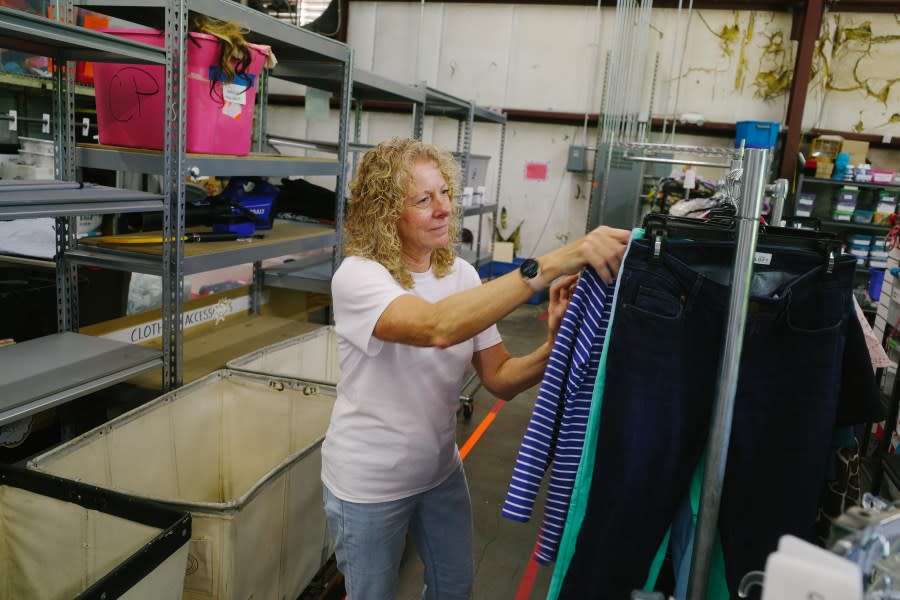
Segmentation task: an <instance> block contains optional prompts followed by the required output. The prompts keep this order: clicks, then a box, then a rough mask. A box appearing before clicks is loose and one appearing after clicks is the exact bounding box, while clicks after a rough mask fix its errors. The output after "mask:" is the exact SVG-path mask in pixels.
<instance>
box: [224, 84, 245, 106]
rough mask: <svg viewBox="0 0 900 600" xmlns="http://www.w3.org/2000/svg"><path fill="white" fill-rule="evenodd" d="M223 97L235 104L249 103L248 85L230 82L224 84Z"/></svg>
mask: <svg viewBox="0 0 900 600" xmlns="http://www.w3.org/2000/svg"><path fill="white" fill-rule="evenodd" d="M222 97H223V98H225V101H226V102H231V103H233V104H247V86H246V85H241V84H237V83H229V84H228V85H223V86H222Z"/></svg>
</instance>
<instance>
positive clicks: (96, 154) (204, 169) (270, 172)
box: [75, 144, 341, 177]
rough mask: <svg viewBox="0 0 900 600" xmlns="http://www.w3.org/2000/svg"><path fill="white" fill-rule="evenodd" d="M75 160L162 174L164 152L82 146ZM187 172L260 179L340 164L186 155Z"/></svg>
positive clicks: (332, 170) (326, 171) (324, 170)
mask: <svg viewBox="0 0 900 600" xmlns="http://www.w3.org/2000/svg"><path fill="white" fill-rule="evenodd" d="M75 156H76V161H77V163H78V166H80V167H90V168H93V169H108V170H111V171H130V172H139V173H154V174H161V173H162V172H163V166H164V164H163V163H164V158H165V157H164V156H163V153H162V152H159V151H155V150H139V149H134V148H117V147H113V146H98V145H95V144H79V145H78V147H77V148H76V154H75ZM184 163H185V169H186V170H187V172H188V173H190V174H191V175H193V176H195V177H196V176H199V175H216V176H232V175H236V174H245V175H257V176H259V177H286V176H288V175H335V176H336V175H338V174H339V173H340V169H341V162H340V161H339V160H336V159H327V158H305V157H297V156H272V155H268V154H249V155H247V156H226V155H215V154H185V156H184Z"/></svg>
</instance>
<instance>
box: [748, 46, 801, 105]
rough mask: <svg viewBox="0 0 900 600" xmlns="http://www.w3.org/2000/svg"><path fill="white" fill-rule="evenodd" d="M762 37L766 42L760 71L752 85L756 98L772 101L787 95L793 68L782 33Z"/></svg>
mask: <svg viewBox="0 0 900 600" xmlns="http://www.w3.org/2000/svg"><path fill="white" fill-rule="evenodd" d="M764 35H765V36H766V39H767V42H766V45H765V46H763V54H762V58H761V59H760V69H759V71H758V72H757V73H756V79H755V81H754V82H753V83H754V85H755V86H756V94H755V95H756V97H757V98H762V99H763V100H772V99H774V98H777V97H779V96H783V95H784V94H787V93H788V91H789V90H790V88H791V79H792V78H793V75H794V68H793V65H792V64H791V56H790V53H789V52H788V51H787V48H785V44H784V32H783V31H775V32H772V33H767V34H764Z"/></svg>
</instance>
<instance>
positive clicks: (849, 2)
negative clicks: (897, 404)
mask: <svg viewBox="0 0 900 600" xmlns="http://www.w3.org/2000/svg"><path fill="white" fill-rule="evenodd" d="M400 1H401V2H403V1H406V2H414V3H416V4H419V3H420V2H421V0H400ZM442 1H443V2H446V3H456V2H465V3H467V4H554V5H557V6H559V5H571V6H596V5H597V2H596V1H590V0H556V1H555V2H549V1H547V0H519V1H518V2H509V1H508V0H442ZM689 3H690V0H682V1H681V2H680V3H679V1H678V0H654V2H653V7H654V8H678V7H679V4H680V6H681V8H687V7H688V4H689ZM805 4H806V2H790V1H788V0H694V2H693V8H695V9H711V8H712V9H721V10H771V11H786V12H789V11H792V10H794V9H795V8H800V7H803V6H804V5H805ZM600 5H601V6H608V7H614V6H615V1H614V0H605V1H601V2H600ZM825 5H826V6H827V7H828V9H829V10H832V11H842V12H862V13H868V12H874V13H897V12H898V10H900V9H898V2H897V0H830V1H827V0H826V2H825Z"/></svg>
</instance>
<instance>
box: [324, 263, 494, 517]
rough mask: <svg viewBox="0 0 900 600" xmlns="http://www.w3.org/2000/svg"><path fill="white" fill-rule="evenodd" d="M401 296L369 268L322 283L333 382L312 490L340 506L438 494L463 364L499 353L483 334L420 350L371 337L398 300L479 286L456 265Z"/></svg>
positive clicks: (450, 461)
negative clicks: (334, 344)
mask: <svg viewBox="0 0 900 600" xmlns="http://www.w3.org/2000/svg"><path fill="white" fill-rule="evenodd" d="M412 276H413V281H414V285H413V287H412V289H409V290H407V289H404V288H403V287H401V286H400V284H398V283H397V282H396V281H395V280H394V278H393V277H391V274H390V273H389V272H388V270H387V269H386V268H385V267H384V266H383V265H381V264H380V263H378V262H375V261H372V260H368V259H364V258H360V257H356V256H349V257H347V258H345V259H344V261H343V262H342V263H341V266H340V267H339V268H338V270H337V271H336V272H335V274H334V277H333V279H332V282H331V291H332V303H333V304H332V306H333V310H334V327H335V332H336V333H337V336H338V353H339V356H340V363H341V379H340V381H339V382H338V385H337V401H336V402H335V405H334V411H333V412H332V414H331V424H330V425H329V427H328V432H327V434H326V435H325V442H324V444H323V446H322V481H323V482H324V484H325V485H326V486H328V489H330V490H331V491H332V492H333V493H334V494H335V495H336V496H337V497H338V498H341V499H342V500H346V501H348V502H387V501H390V500H397V499H400V498H406V497H408V496H411V495H413V494H417V493H420V492H423V491H425V490H428V489H431V488H433V487H435V486H437V485H438V484H440V483H441V482H442V481H444V479H446V478H447V477H449V476H450V474H451V473H453V472H454V470H455V469H456V467H457V466H458V465H459V464H460V458H459V450H458V449H457V447H456V410H457V408H459V394H460V388H461V387H462V378H463V376H464V375H465V372H466V369H467V367H468V365H469V364H471V362H472V354H473V353H474V352H477V351H479V350H484V349H485V348H490V347H491V346H494V345H496V344H499V343H500V341H501V339H500V333H499V332H498V331H497V327H496V326H494V325H492V326H490V327H488V328H487V329H486V330H485V331H483V332H481V333H479V334H478V335H476V336H475V337H474V338H472V339H469V340H467V341H465V342H462V343H460V344H456V345H455V346H451V347H449V348H445V349H440V348H421V347H417V346H410V345H407V344H395V343H392V342H385V341H383V340H379V339H377V338H376V337H374V335H373V331H374V329H375V323H376V322H377V321H378V319H379V318H380V317H381V313H382V312H384V309H385V308H387V306H388V305H389V304H390V303H391V302H392V301H393V300H395V299H396V298H397V297H398V296H401V295H403V294H414V295H416V296H419V297H420V298H424V299H425V300H428V301H429V302H436V301H438V300H440V299H442V298H445V297H447V296H449V295H451V294H453V293H455V292H459V291H462V290H465V289H469V288H472V287H475V286H478V285H481V280H480V278H479V277H478V273H477V272H476V271H475V269H474V267H472V265H470V264H469V263H467V262H465V261H463V260H461V259H459V258H457V259H456V263H455V264H454V265H453V270H452V271H451V273H450V274H449V275H446V276H444V277H441V278H440V279H438V278H437V277H435V276H434V274H433V273H432V272H431V271H428V272H427V273H413V274H412Z"/></svg>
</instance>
